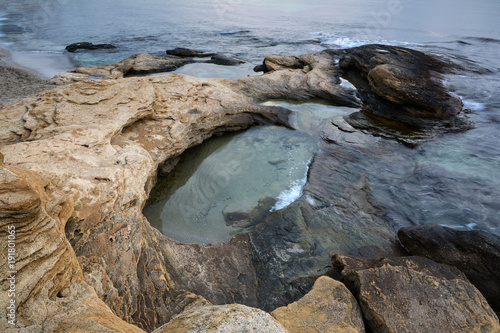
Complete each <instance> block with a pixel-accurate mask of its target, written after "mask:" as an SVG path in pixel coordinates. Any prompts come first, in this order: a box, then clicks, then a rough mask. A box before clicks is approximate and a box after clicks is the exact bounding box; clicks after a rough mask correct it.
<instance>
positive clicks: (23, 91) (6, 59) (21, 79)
mask: <svg viewBox="0 0 500 333" xmlns="http://www.w3.org/2000/svg"><path fill="white" fill-rule="evenodd" d="M53 86H54V85H53V84H52V83H50V81H49V80H48V79H47V78H45V77H44V76H43V75H42V74H41V73H39V72H37V71H35V70H34V69H30V68H26V67H23V66H21V65H19V64H18V63H16V62H14V61H13V59H12V54H11V52H10V51H9V50H6V49H4V48H0V87H1V88H0V105H3V104H9V103H13V102H16V101H19V100H21V99H23V98H26V97H28V96H30V95H33V94H36V93H39V92H42V91H45V90H49V89H51V88H52V87H53Z"/></svg>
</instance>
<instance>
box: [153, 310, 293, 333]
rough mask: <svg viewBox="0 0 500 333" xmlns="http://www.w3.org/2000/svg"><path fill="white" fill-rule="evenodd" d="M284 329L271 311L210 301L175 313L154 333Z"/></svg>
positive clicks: (278, 331) (269, 332)
mask: <svg viewBox="0 0 500 333" xmlns="http://www.w3.org/2000/svg"><path fill="white" fill-rule="evenodd" d="M184 332H192V333H197V332H199V333H202V332H204V333H205V332H206V333H212V332H221V333H222V332H224V333H226V332H227V333H252V332H254V333H286V332H287V330H286V329H285V328H283V326H281V325H280V323H278V322H277V321H276V320H275V319H274V318H273V317H271V315H269V314H268V313H265V312H264V311H262V310H259V309H255V308H250V307H247V306H244V305H239V304H231V305H212V306H202V307H198V308H194V309H191V310H188V311H185V312H183V313H181V314H180V315H178V316H176V317H175V318H174V319H172V321H170V322H169V323H168V324H166V325H164V326H162V327H160V328H158V329H156V330H155V331H154V332H153V333H184Z"/></svg>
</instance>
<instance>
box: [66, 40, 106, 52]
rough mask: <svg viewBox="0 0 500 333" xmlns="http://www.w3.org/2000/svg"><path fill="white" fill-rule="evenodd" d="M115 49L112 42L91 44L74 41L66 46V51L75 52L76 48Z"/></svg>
mask: <svg viewBox="0 0 500 333" xmlns="http://www.w3.org/2000/svg"><path fill="white" fill-rule="evenodd" d="M109 49H116V46H114V45H113V44H93V43H89V42H80V43H74V44H70V45H68V46H66V51H68V52H76V51H77V50H109Z"/></svg>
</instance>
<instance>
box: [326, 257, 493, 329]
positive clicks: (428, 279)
mask: <svg viewBox="0 0 500 333" xmlns="http://www.w3.org/2000/svg"><path fill="white" fill-rule="evenodd" d="M332 263H333V266H334V267H335V268H336V269H337V271H338V272H339V273H340V274H341V276H342V279H343V281H344V282H345V283H346V284H347V285H348V287H349V288H350V289H351V290H352V291H353V293H354V295H355V296H356V297H357V299H358V300H359V303H360V305H361V309H362V311H363V315H364V317H365V319H366V321H367V324H368V325H369V326H370V327H371V329H372V330H373V332H376V333H377V332H429V333H431V332H432V333H434V332H498V331H499V330H500V324H499V322H498V318H497V316H496V315H495V313H494V312H493V310H492V309H491V307H490V306H489V305H488V302H487V301H486V299H484V297H483V296H482V295H481V293H480V292H479V291H478V290H477V289H476V288H475V287H474V286H473V285H472V284H471V283H470V282H469V281H468V280H467V278H466V277H465V276H464V275H463V274H462V273H461V272H460V271H459V270H458V269H456V268H454V267H451V266H448V265H443V264H438V263H435V262H433V261H431V260H429V259H426V258H423V257H405V258H400V257H394V258H386V259H381V260H376V259H362V258H357V257H352V256H345V255H340V254H335V255H334V256H333V258H332Z"/></svg>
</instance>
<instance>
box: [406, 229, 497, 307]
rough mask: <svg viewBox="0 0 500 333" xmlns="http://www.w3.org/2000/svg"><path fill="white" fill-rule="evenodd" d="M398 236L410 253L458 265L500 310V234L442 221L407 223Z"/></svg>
mask: <svg viewBox="0 0 500 333" xmlns="http://www.w3.org/2000/svg"><path fill="white" fill-rule="evenodd" d="M398 237H399V240H400V241H401V244H402V245H403V246H404V247H405V248H406V249H407V250H408V251H409V252H410V254H411V255H418V256H423V257H426V258H429V259H431V260H433V261H435V262H438V263H442V264H447V265H450V266H454V267H456V268H458V269H459V270H460V271H461V272H463V273H464V274H465V275H466V276H467V278H468V279H469V281H470V282H471V283H472V284H473V285H474V286H476V288H477V289H479V291H480V292H481V293H482V294H483V295H484V297H485V298H486V299H487V300H488V302H489V304H490V305H491V307H492V308H493V309H494V310H495V311H496V312H497V313H499V312H500V237H498V236H496V235H493V234H490V233H487V232H485V231H461V230H455V229H451V228H447V227H442V226H439V225H432V226H411V227H404V228H401V229H399V230H398Z"/></svg>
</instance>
